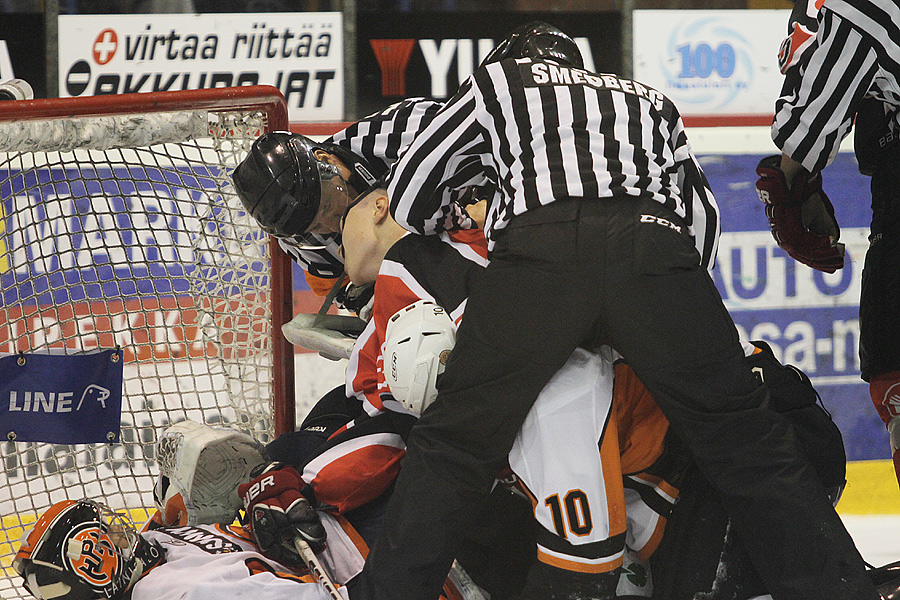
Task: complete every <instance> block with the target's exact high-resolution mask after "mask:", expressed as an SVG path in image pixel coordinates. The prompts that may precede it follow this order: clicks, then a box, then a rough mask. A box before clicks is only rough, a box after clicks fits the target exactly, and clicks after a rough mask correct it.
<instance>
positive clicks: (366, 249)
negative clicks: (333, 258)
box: [341, 191, 380, 285]
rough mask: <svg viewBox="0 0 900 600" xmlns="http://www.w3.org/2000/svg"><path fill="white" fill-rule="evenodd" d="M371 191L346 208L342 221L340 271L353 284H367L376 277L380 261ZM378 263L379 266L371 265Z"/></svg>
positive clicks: (373, 193)
mask: <svg viewBox="0 0 900 600" xmlns="http://www.w3.org/2000/svg"><path fill="white" fill-rule="evenodd" d="M377 193H379V192H378V191H375V192H372V194H369V195H368V196H366V197H365V198H363V199H361V200H360V201H359V202H356V203H353V204H351V205H350V207H349V209H348V210H347V214H346V215H344V218H343V219H342V227H341V255H342V256H343V257H344V270H345V271H347V276H348V277H350V281H352V282H353V283H354V284H356V285H362V284H364V283H371V282H373V281H375V278H376V277H377V276H378V268H379V266H380V260H378V258H377V253H376V250H377V238H376V235H375V219H374V216H373V215H374V207H373V206H372V197H373V196H374V195H375V194H377ZM376 262H378V263H379V264H375V263H376Z"/></svg>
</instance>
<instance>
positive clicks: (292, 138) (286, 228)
mask: <svg viewBox="0 0 900 600" xmlns="http://www.w3.org/2000/svg"><path fill="white" fill-rule="evenodd" d="M317 153H318V154H317ZM323 153H327V154H328V155H332V156H334V157H335V158H337V159H338V160H339V161H340V162H341V163H343V164H344V166H345V167H346V168H347V170H348V171H349V175H348V176H347V177H346V178H345V177H344V172H343V171H342V170H341V169H340V168H339V167H338V166H336V165H334V164H331V163H330V162H328V161H327V160H325V159H324V154H323ZM232 179H233V181H234V189H235V191H236V192H237V195H238V197H239V198H240V199H241V203H242V204H243V205H244V208H245V209H246V210H247V212H249V213H250V215H251V216H252V217H253V218H254V219H256V221H257V223H259V225H260V227H262V229H263V231H265V232H266V233H268V234H270V235H273V236H275V237H277V238H280V239H284V240H287V241H289V242H291V243H293V244H296V245H301V246H302V245H303V244H304V243H305V242H306V235H305V234H307V233H310V232H311V233H337V232H338V229H337V219H339V218H340V216H341V215H342V214H343V212H344V209H345V208H346V206H347V203H348V202H350V200H351V199H352V198H354V197H355V196H356V195H357V193H358V191H359V190H363V189H365V188H367V187H368V186H369V185H371V183H373V182H374V181H375V179H376V176H375V175H373V174H372V171H371V169H370V168H369V166H368V165H366V164H365V163H364V162H363V161H362V159H360V158H359V157H358V156H356V155H355V154H353V153H352V152H350V151H349V150H347V149H345V148H343V147H341V146H338V145H336V144H320V143H317V142H314V141H313V140H311V139H309V138H307V137H304V136H302V135H298V134H294V133H288V132H273V133H266V134H264V135H262V136H261V137H259V138H258V139H257V140H256V141H254V142H253V145H252V147H251V148H250V152H249V153H248V154H247V156H246V158H244V160H243V161H241V163H240V164H239V165H238V166H237V168H235V170H234V173H233V174H232ZM332 222H333V223H332ZM317 245H318V244H317Z"/></svg>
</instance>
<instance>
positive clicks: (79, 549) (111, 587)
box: [12, 500, 165, 600]
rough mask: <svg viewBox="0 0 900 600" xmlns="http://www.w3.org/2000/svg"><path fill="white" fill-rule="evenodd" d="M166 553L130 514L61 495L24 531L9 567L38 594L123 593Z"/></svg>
mask: <svg viewBox="0 0 900 600" xmlns="http://www.w3.org/2000/svg"><path fill="white" fill-rule="evenodd" d="M164 557H165V554H164V551H163V549H162V548H161V547H160V546H159V545H158V544H151V543H150V542H148V541H147V540H145V539H144V538H142V537H141V536H140V535H138V534H137V531H136V530H135V527H134V524H133V523H132V522H131V520H130V519H129V518H128V517H126V516H124V515H121V514H119V513H116V512H114V511H113V510H112V509H110V508H109V507H107V506H105V505H103V504H100V503H98V502H94V501H92V500H78V501H75V500H65V501H63V502H57V503H56V504H54V505H53V506H51V507H50V508H49V509H48V510H47V512H45V513H44V514H43V515H42V516H41V518H40V519H38V521H37V522H36V523H35V524H34V526H33V527H32V528H31V529H29V530H28V531H27V532H26V533H25V535H24V536H23V537H22V542H21V544H20V547H19V550H18V552H17V553H16V555H15V558H14V559H13V565H12V566H13V569H15V571H16V572H17V573H18V574H19V575H21V576H22V578H23V579H24V586H25V589H27V590H28V591H29V592H30V593H31V594H32V595H33V596H34V597H36V598H39V599H41V600H51V599H60V600H88V599H90V598H116V597H119V596H121V595H123V594H124V593H125V592H126V591H127V590H129V589H130V588H131V586H133V585H134V584H135V583H136V582H137V581H138V579H140V577H141V575H142V574H143V573H144V571H145V570H148V569H149V568H151V567H153V566H156V565H157V564H160V563H161V562H163V560H164Z"/></svg>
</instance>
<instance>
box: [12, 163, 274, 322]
mask: <svg viewBox="0 0 900 600" xmlns="http://www.w3.org/2000/svg"><path fill="white" fill-rule="evenodd" d="M219 194H221V191H220V190H218V184H217V181H216V179H215V177H214V176H213V175H212V174H210V173H208V172H207V171H206V170H205V169H203V168H200V167H181V168H172V167H169V168H165V169H164V168H153V167H130V168H126V167H116V168H113V169H110V168H97V169H95V168H92V167H91V166H89V165H72V167H71V168H65V169H63V168H47V169H37V170H33V171H27V172H16V171H14V170H13V171H7V170H2V169H0V197H2V198H3V202H2V204H0V234H3V232H4V231H5V232H6V235H0V278H2V286H0V288H2V289H3V290H5V291H4V293H3V297H2V299H0V300H2V305H5V306H11V305H14V304H50V303H53V302H57V303H59V302H69V301H73V302H74V301H81V300H103V299H108V298H123V297H139V296H142V295H153V296H159V295H164V296H165V295H171V296H177V295H184V294H190V293H191V292H192V289H191V284H190V283H189V282H188V277H191V278H192V279H193V280H194V281H203V280H214V279H216V278H215V277H213V276H212V274H210V273H208V271H210V270H214V269H216V268H217V261H220V260H221V258H220V257H221V256H222V255H223V254H224V253H225V251H226V249H225V248H217V247H214V246H210V243H209V242H208V241H207V240H208V239H209V238H204V239H203V240H202V243H201V240H199V238H200V232H201V231H202V230H204V229H206V230H209V229H210V228H215V227H218V226H219V225H218V219H217V216H218V214H219V213H220V212H221V211H222V210H223V209H222V207H221V206H220V205H218V204H217V203H215V202H211V201H210V200H209V199H208V198H206V196H216V195H219ZM201 211H205V212H201ZM4 225H5V227H4ZM246 235H248V236H251V237H253V239H254V240H255V241H259V242H260V246H261V247H262V246H264V244H265V237H266V236H265V233H264V232H262V230H259V229H256V228H253V230H252V231H248V232H247V233H246ZM263 258H264V257H262V256H260V262H258V263H254V264H251V265H250V266H249V269H250V270H251V271H252V272H254V273H257V272H258V273H259V276H260V277H264V276H265V271H266V269H267V267H266V265H265V264H264V263H263V262H261V261H262V259H263ZM204 274H206V277H204Z"/></svg>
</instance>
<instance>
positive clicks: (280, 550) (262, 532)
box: [238, 462, 325, 566]
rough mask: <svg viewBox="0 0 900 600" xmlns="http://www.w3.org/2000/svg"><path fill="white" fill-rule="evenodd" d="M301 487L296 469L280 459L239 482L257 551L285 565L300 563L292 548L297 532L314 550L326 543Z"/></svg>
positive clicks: (317, 517) (323, 532)
mask: <svg viewBox="0 0 900 600" xmlns="http://www.w3.org/2000/svg"><path fill="white" fill-rule="evenodd" d="M303 487H304V483H303V479H301V478H300V474H299V473H298V472H297V470H296V469H295V468H294V467H291V466H288V465H285V464H283V463H279V462H273V463H269V464H267V465H263V466H262V468H261V469H260V470H259V472H258V473H256V474H254V477H253V480H252V481H251V482H250V483H244V484H241V485H240V486H238V494H240V496H241V499H242V500H243V501H244V508H245V510H246V511H247V520H248V521H249V522H250V531H251V532H252V533H253V538H254V540H256V544H257V545H258V546H259V549H260V551H261V552H262V553H263V554H265V555H266V556H268V557H269V558H272V559H274V560H277V561H278V562H280V563H282V564H285V565H288V566H291V565H298V564H302V560H301V558H300V556H299V555H298V554H297V552H296V550H295V549H294V538H295V537H296V536H299V537H300V538H302V539H303V540H304V541H306V542H307V543H308V544H309V545H310V547H312V549H313V550H314V551H320V550H321V549H322V548H324V546H325V527H324V526H323V525H322V521H321V520H320V519H319V515H318V514H317V513H316V511H315V509H313V507H312V506H311V505H310V503H309V500H307V499H306V497H304V495H303V492H302V490H303Z"/></svg>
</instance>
